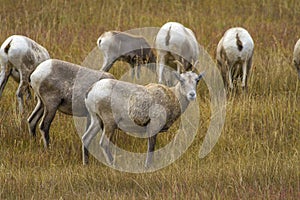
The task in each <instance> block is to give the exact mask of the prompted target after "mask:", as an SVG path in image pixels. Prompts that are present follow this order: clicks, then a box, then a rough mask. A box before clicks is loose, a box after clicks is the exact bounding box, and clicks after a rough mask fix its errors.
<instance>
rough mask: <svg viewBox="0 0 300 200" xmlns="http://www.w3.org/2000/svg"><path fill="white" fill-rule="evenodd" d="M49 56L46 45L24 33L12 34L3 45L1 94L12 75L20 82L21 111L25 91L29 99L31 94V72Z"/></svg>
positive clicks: (1, 53)
mask: <svg viewBox="0 0 300 200" xmlns="http://www.w3.org/2000/svg"><path fill="white" fill-rule="evenodd" d="M49 58H50V56H49V53H48V51H47V50H46V49H45V48H44V47H42V46H41V45H39V44H38V43H36V42H35V41H33V40H31V39H30V38H28V37H25V36H22V35H13V36H10V37H9V38H7V39H6V40H5V41H4V43H3V44H2V45H1V48H0V64H1V72H0V96H1V95H2V92H3V90H4V87H5V85H6V83H7V81H8V78H9V76H10V75H11V76H12V77H13V78H14V80H15V81H17V82H20V83H19V87H18V90H17V93H16V95H17V100H18V103H19V111H20V113H22V112H23V96H24V93H25V92H26V93H27V99H28V98H30V96H31V93H30V89H29V77H30V74H31V73H32V72H33V71H34V70H35V68H36V67H37V65H38V64H40V63H41V62H43V61H44V60H47V59H49Z"/></svg>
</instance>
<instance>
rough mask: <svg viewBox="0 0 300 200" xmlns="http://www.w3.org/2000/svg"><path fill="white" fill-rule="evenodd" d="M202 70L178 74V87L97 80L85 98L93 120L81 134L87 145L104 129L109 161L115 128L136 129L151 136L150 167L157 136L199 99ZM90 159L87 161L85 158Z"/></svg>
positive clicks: (101, 144) (106, 153) (146, 135)
mask: <svg viewBox="0 0 300 200" xmlns="http://www.w3.org/2000/svg"><path fill="white" fill-rule="evenodd" d="M202 76H203V74H202V73H201V74H200V75H197V74H196V73H194V72H191V71H189V72H186V73H183V74H180V75H179V74H178V73H177V72H176V77H177V79H178V80H179V82H178V83H177V85H176V86H175V87H172V88H169V87H167V86H165V85H161V84H154V83H150V84H148V85H146V86H141V85H137V84H133V83H128V82H122V81H118V80H108V79H106V80H100V81H98V82H96V83H95V84H94V85H93V86H92V88H91V89H90V91H89V92H88V94H87V97H86V99H85V104H86V108H87V110H88V112H89V115H90V117H91V123H90V126H89V127H88V129H87V131H86V132H85V133H84V135H83V136H82V141H83V144H84V145H85V147H86V148H88V146H89V145H90V143H91V141H92V139H93V138H94V137H95V136H96V135H97V133H98V131H99V130H100V129H102V130H103V133H102V136H101V140H100V146H101V147H102V148H103V150H104V151H103V152H104V155H105V157H106V160H107V162H108V163H109V164H112V162H113V157H112V154H111V152H110V149H109V142H108V144H105V143H104V139H105V134H106V135H107V136H108V141H109V140H110V139H111V137H112V135H113V134H114V131H115V129H121V130H123V131H126V132H131V133H132V132H134V133H136V134H137V136H139V137H143V138H148V152H147V158H146V162H145V167H149V166H150V164H151V160H152V157H153V151H154V147H155V142H156V136H157V134H158V133H159V132H164V131H167V130H168V129H169V128H170V126H171V125H172V124H173V123H174V122H175V121H176V120H177V119H178V118H179V117H180V115H181V113H183V112H184V111H185V110H186V108H187V107H188V105H189V102H190V101H192V100H195V99H196V87H197V84H198V82H199V80H200V79H201V78H202ZM84 162H87V161H84Z"/></svg>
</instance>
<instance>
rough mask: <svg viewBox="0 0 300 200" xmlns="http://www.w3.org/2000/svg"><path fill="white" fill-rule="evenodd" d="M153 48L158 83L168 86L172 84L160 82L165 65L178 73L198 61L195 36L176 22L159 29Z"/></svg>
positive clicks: (167, 81)
mask: <svg viewBox="0 0 300 200" xmlns="http://www.w3.org/2000/svg"><path fill="white" fill-rule="evenodd" d="M155 48H156V51H157V62H158V64H157V65H158V82H159V83H163V82H166V84H167V85H169V86H170V85H173V84H174V83H172V82H171V81H169V80H166V81H163V80H162V79H163V70H164V65H165V64H167V65H168V66H170V67H172V68H174V69H177V72H178V73H180V72H185V71H187V70H189V69H191V68H192V66H195V62H196V61H197V60H198V59H199V47H198V42H197V39H196V37H195V34H194V33H193V31H192V30H190V29H188V28H186V27H184V26H183V25H182V24H180V23H177V22H168V23H166V24H164V25H163V26H162V27H161V28H160V30H159V31H158V33H157V36H156V38H155ZM174 61H175V62H174ZM174 64H176V66H174ZM181 68H183V69H181Z"/></svg>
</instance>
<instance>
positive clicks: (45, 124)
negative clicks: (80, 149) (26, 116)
mask: <svg viewBox="0 0 300 200" xmlns="http://www.w3.org/2000/svg"><path fill="white" fill-rule="evenodd" d="M49 105H52V104H51V103H49V104H47V103H45V105H44V113H43V118H42V121H41V123H40V131H41V133H42V136H43V140H44V147H45V148H48V147H49V143H50V137H49V129H50V125H51V123H52V121H53V119H54V117H55V113H56V111H57V108H58V105H59V104H56V105H54V106H51V107H50V106H49Z"/></svg>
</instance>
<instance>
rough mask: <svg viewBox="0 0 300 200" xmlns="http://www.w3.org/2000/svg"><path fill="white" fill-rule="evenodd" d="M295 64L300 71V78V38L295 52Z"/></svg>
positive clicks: (299, 71)
mask: <svg viewBox="0 0 300 200" xmlns="http://www.w3.org/2000/svg"><path fill="white" fill-rule="evenodd" d="M293 61H294V66H295V67H296V70H297V72H298V78H299V80H300V39H299V40H298V41H297V43H296V44H295V48H294V54H293Z"/></svg>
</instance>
